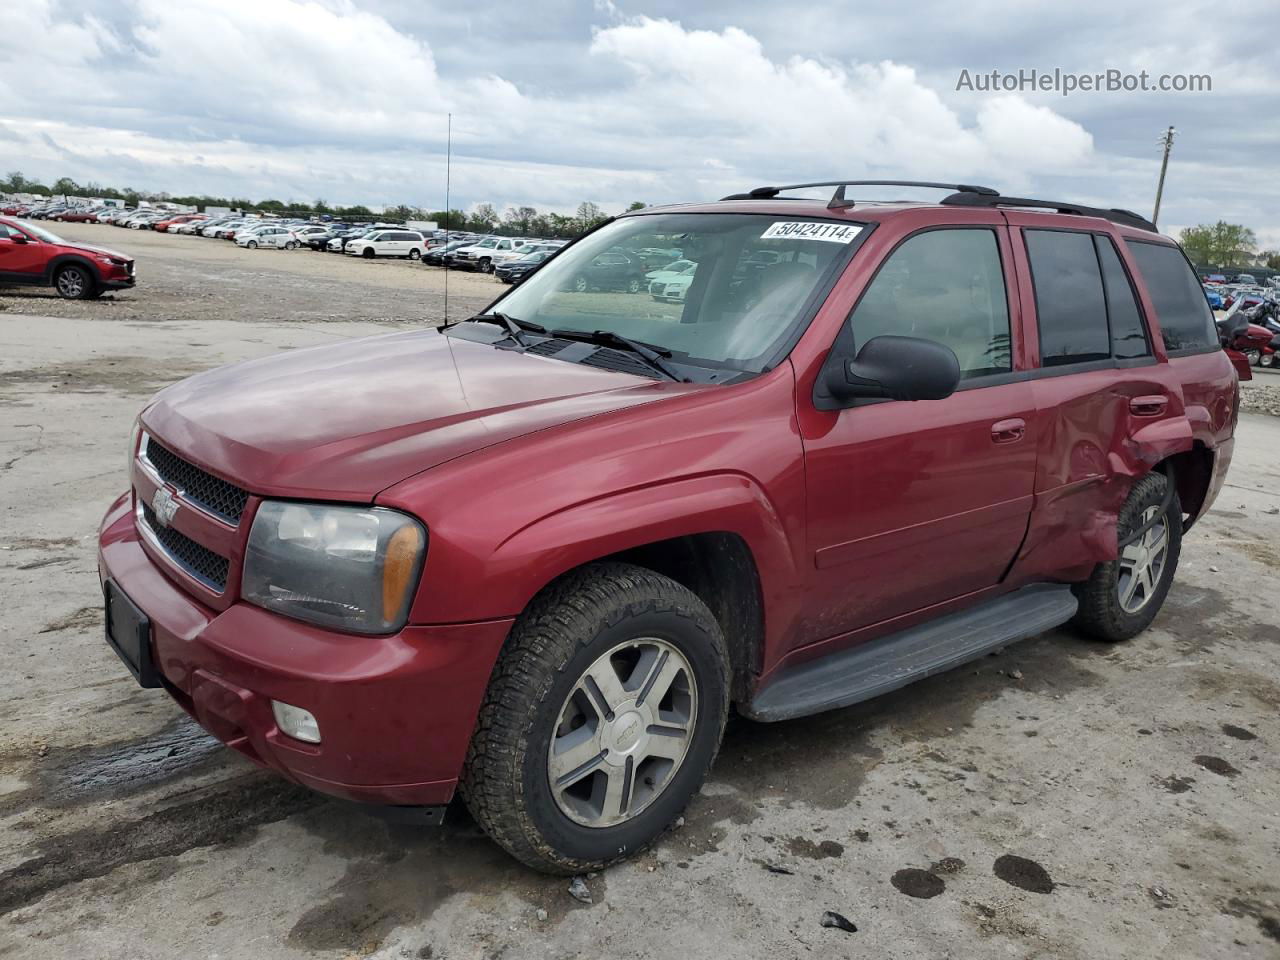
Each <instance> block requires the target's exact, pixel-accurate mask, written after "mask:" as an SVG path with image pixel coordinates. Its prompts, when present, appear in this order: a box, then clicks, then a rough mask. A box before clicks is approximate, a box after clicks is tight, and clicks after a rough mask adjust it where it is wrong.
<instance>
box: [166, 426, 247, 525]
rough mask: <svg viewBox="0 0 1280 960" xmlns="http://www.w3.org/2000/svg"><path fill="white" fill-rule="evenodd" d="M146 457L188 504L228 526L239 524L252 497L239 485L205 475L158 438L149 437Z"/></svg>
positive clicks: (209, 474)
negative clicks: (157, 440)
mask: <svg viewBox="0 0 1280 960" xmlns="http://www.w3.org/2000/svg"><path fill="white" fill-rule="evenodd" d="M143 456H144V457H145V458H146V460H147V462H148V463H149V464H151V466H152V467H153V468H154V469H155V472H156V473H157V474H158V475H159V477H160V479H161V480H163V481H164V482H165V483H168V484H171V485H172V486H173V487H175V488H176V489H177V490H178V491H180V492H181V493H182V495H183V497H185V498H186V499H187V500H190V501H191V502H192V503H194V504H196V505H197V506H199V507H203V508H204V509H205V510H207V511H208V512H209V513H212V514H214V515H216V516H219V517H221V518H222V519H224V520H226V521H227V522H228V523H232V524H238V523H239V522H240V517H241V515H242V514H243V513H244V506H245V503H246V502H248V499H249V494H248V492H247V491H245V490H241V489H240V488H239V487H237V486H236V485H235V484H231V483H227V481H225V480H221V479H219V478H218V477H215V476H214V475H213V474H211V473H205V471H203V470H201V469H200V468H199V467H197V466H196V465H195V464H194V463H188V462H187V461H186V460H183V459H182V458H181V457H180V456H178V455H177V454H176V453H174V452H173V451H172V450H168V449H166V448H165V447H162V446H161V445H160V444H158V443H157V442H156V438H155V437H147V441H146V446H145V448H144V449H143Z"/></svg>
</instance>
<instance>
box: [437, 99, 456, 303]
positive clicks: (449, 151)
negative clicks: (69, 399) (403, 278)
mask: <svg viewBox="0 0 1280 960" xmlns="http://www.w3.org/2000/svg"><path fill="white" fill-rule="evenodd" d="M452 172H453V114H452V113H451V114H449V126H448V133H447V134H446V136H445V153H444V250H446V251H447V250H448V249H449V240H450V238H449V187H450V177H451V174H452ZM440 262H441V263H442V264H444V326H446V327H447V326H449V254H448V253H445V252H441V254H440Z"/></svg>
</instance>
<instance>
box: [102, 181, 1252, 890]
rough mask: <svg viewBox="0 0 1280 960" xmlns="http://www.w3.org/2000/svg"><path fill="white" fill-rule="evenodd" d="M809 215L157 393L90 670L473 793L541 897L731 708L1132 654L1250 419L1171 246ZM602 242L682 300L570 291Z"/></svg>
mask: <svg viewBox="0 0 1280 960" xmlns="http://www.w3.org/2000/svg"><path fill="white" fill-rule="evenodd" d="M800 186H802V187H805V188H812V187H815V186H826V185H814V184H806V185H800ZM830 186H836V188H837V189H836V191H835V195H834V196H833V197H831V199H830V201H826V200H822V201H812V200H803V199H789V198H787V197H784V196H782V195H781V194H782V193H783V192H784V191H791V190H794V189H796V188H760V189H757V190H753V191H752V192H751V193H749V194H743V195H739V196H735V197H730V198H726V199H725V200H723V201H721V202H719V203H709V204H698V205H690V206H673V207H662V208H652V207H651V208H647V209H645V210H642V211H638V212H636V213H633V214H628V215H625V216H621V217H618V218H616V219H614V220H611V221H609V222H607V223H606V224H604V225H603V226H601V227H600V228H598V229H597V230H595V231H593V232H591V233H589V234H588V235H586V236H584V237H582V238H581V239H579V240H578V241H577V242H575V243H573V244H572V245H570V246H568V247H566V248H564V249H563V250H561V251H559V252H557V253H556V254H555V255H554V256H553V257H551V258H550V259H549V260H547V261H546V263H545V264H543V265H542V266H541V267H540V268H539V269H538V270H537V271H536V272H534V273H533V274H531V275H530V276H529V278H528V279H526V280H525V281H524V282H523V283H522V284H521V285H520V286H518V287H516V288H514V289H512V290H509V291H506V292H504V293H503V294H502V295H501V296H500V297H499V299H498V300H497V301H495V303H494V304H493V305H492V306H491V307H490V308H489V309H488V310H486V311H485V312H484V313H482V314H479V315H477V316H474V317H471V318H469V319H468V320H466V321H463V322H459V323H454V324H451V325H449V326H448V327H447V328H444V329H442V330H440V331H436V330H415V331H409V332H404V333H396V334H391V335H388V336H382V337H374V338H370V339H366V340H359V341H354V342H349V343H343V344H337V345H326V346H322V347H317V348H313V349H308V350H298V351H293V352H290V353H287V354H283V355H280V356H277V357H271V358H267V359H262V360H256V361H251V362H248V363H243V364H239V365H235V366H231V367H226V368H223V369H220V370H214V371H211V372H208V373H204V374H200V375H198V376H195V377H192V378H191V379H189V380H186V381H184V382H182V383H179V384H176V385H174V386H172V387H170V388H168V389H167V390H165V391H163V392H162V393H160V394H159V395H158V396H156V397H155V399H154V400H153V401H152V402H151V403H150V404H148V405H147V406H146V408H145V409H144V410H143V411H142V413H141V415H140V417H139V420H138V423H137V426H136V429H135V436H134V442H133V446H132V448H131V449H132V464H131V468H130V489H129V491H128V492H127V493H125V494H123V495H122V496H121V497H120V498H119V499H118V500H116V502H115V503H113V504H112V505H111V507H110V509H109V510H108V512H107V515H106V517H105V519H104V521H103V523H102V529H101V534H100V555H99V564H100V570H101V577H102V581H103V587H104V590H105V593H106V603H107V610H108V617H107V640H108V642H109V643H110V644H111V646H112V647H113V648H114V649H115V651H116V652H117V653H118V654H119V655H120V657H121V658H122V659H123V660H124V662H125V664H126V665H127V666H128V669H129V670H130V671H131V672H132V673H133V675H134V676H135V677H136V678H137V679H138V680H139V681H140V682H141V683H142V684H143V685H144V686H151V687H155V686H163V687H164V688H165V690H166V691H168V693H169V694H170V695H171V696H172V697H173V698H174V699H175V700H176V701H177V702H178V703H179V704H180V705H181V706H182V707H183V708H184V709H185V710H187V711H188V712H189V713H190V714H191V715H192V716H193V717H195V718H196V719H197V720H198V721H199V722H200V723H201V724H202V725H203V726H204V727H205V728H206V729H207V730H209V731H210V732H211V733H212V734H214V735H215V736H216V737H218V738H219V739H221V740H222V741H223V742H224V743H226V744H227V745H228V746H230V747H232V748H234V749H236V750H238V751H240V752H241V753H243V754H244V755H245V756H247V757H249V758H250V759H252V760H253V761H255V762H256V763H259V764H261V765H263V766H265V767H269V768H271V769H273V770H276V771H278V772H279V773H280V774H282V775H284V776H286V777H288V778H290V779H292V780H294V781H296V782H298V783H301V784H306V785H308V786H310V787H313V788H315V789H317V790H322V791H324V792H326V793H329V794H333V795H335V796H339V797H346V798H348V799H352V800H360V801H365V802H369V803H374V804H385V805H395V806H399V807H405V806H420V807H425V808H428V809H429V810H433V809H434V810H438V809H440V808H442V806H443V805H444V804H446V803H448V802H449V801H450V799H451V798H452V797H453V796H454V793H455V790H458V791H460V792H461V795H462V798H463V799H464V800H465V801H466V803H467V804H468V806H469V807H470V809H471V811H472V813H473V814H474V815H475V818H476V819H477V820H478V821H479V823H480V824H481V825H482V826H483V827H484V829H485V830H486V831H488V833H489V834H490V835H491V836H492V837H493V838H494V839H495V840H496V841H497V842H498V843H500V844H501V845H502V846H503V847H505V848H506V849H507V850H508V851H510V852H511V853H512V854H513V855H514V856H516V857H518V858H519V859H521V860H522V861H524V862H525V863H527V864H530V865H532V866H534V867H537V868H539V869H543V870H548V871H558V872H568V871H581V870H584V869H589V868H594V867H599V866H601V865H603V864H607V863H609V862H611V861H613V860H616V859H618V858H620V857H623V856H626V855H628V854H630V853H632V852H633V851H635V850H637V849H639V848H640V847H642V846H644V845H645V844H646V843H648V842H649V841H651V840H652V839H653V838H654V837H655V836H657V835H658V834H659V833H660V832H661V831H662V830H663V829H664V828H665V827H666V826H667V825H668V824H670V823H671V822H672V821H673V820H674V819H675V818H676V817H677V816H679V814H680V812H681V810H682V809H683V808H684V807H685V804H686V803H687V802H688V800H689V798H690V797H691V796H693V794H694V793H695V792H696V791H697V790H698V788H699V785H700V784H701V782H702V780H703V778H704V777H705V775H706V773H707V770H708V768H709V766H710V764H711V762H712V759H713V758H714V756H715V754H716V750H717V748H718V746H719V743H720V737H721V733H722V731H723V729H724V724H725V718H726V716H727V714H728V711H729V708H730V706H731V705H733V706H735V707H736V709H737V710H738V711H739V712H741V713H742V714H745V715H746V716H748V717H750V718H754V719H755V720H759V721H773V720H782V719H785V718H792V717H799V716H804V715H807V714H813V713H817V712H819V711H823V710H830V709H833V708H837V707H843V706H847V705H849V704H852V703H857V702H859V701H862V700H866V699H868V698H871V697H875V696H878V695H880V694H882V693H885V692H887V691H890V690H894V689H896V688H899V687H902V686H904V685H905V684H908V683H910V682H911V681H912V680H915V679H917V678H920V677H923V676H926V675H929V674H933V673H936V672H938V671H942V670H946V669H949V668H951V667H953V666H955V665H957V664H960V663H963V662H965V661H968V660H971V659H973V658H975V657H978V656H981V655H982V654H984V653H986V652H988V651H991V650H993V649H995V648H997V647H1003V646H1005V645H1007V644H1009V643H1011V642H1014V641H1016V640H1019V639H1022V638H1025V637H1029V636H1032V635H1035V634H1038V633H1040V632H1042V631H1045V630H1048V629H1050V628H1052V627H1056V626H1059V625H1061V624H1066V623H1070V624H1072V625H1073V626H1074V627H1075V628H1076V629H1078V630H1080V631H1083V632H1084V633H1087V634H1089V635H1091V636H1093V637H1097V638H1098V639H1100V640H1103V641H1122V640H1127V639H1129V638H1130V637H1133V636H1134V635H1135V634H1137V633H1139V632H1140V631H1141V630H1143V629H1144V628H1145V627H1146V626H1147V625H1148V624H1149V623H1151V621H1152V618H1153V617H1155V616H1156V613H1157V611H1158V610H1159V609H1160V606H1161V604H1162V603H1163V602H1164V599H1165V595H1166V594H1167V592H1168V591H1169V589H1170V588H1171V585H1172V583H1173V578H1174V572H1175V570H1176V568H1177V564H1178V551H1179V546H1180V543H1181V540H1182V536H1183V534H1184V532H1185V531H1186V530H1187V529H1188V528H1189V527H1190V526H1191V525H1192V524H1193V523H1194V522H1195V521H1196V519H1197V518H1198V517H1200V516H1202V515H1203V514H1204V513H1205V511H1206V510H1208V509H1209V506H1210V505H1211V504H1212V503H1213V500H1214V498H1215V496H1216V495H1217V493H1218V491H1219V489H1220V488H1221V485H1222V483H1223V479H1224V477H1225V475H1226V472H1227V467H1228V464H1229V463H1230V460H1231V450H1232V433H1233V430H1234V426H1235V422H1236V415H1237V407H1238V403H1237V401H1238V385H1237V380H1236V373H1235V371H1234V369H1233V367H1232V363H1231V361H1230V360H1229V358H1228V356H1227V355H1226V354H1225V353H1224V351H1223V350H1222V349H1221V346H1220V344H1219V340H1218V336H1217V333H1216V331H1215V329H1214V324H1213V318H1212V316H1211V314H1210V312H1209V309H1208V306H1207V304H1206V302H1205V299H1204V296H1203V295H1202V293H1201V290H1200V285H1199V283H1198V282H1197V280H1196V277H1195V275H1194V273H1193V272H1192V269H1191V266H1190V265H1189V263H1188V262H1187V260H1186V258H1185V257H1184V255H1183V253H1182V251H1181V249H1179V248H1178V247H1177V246H1176V245H1175V244H1174V243H1173V242H1172V241H1170V240H1168V239H1166V238H1164V237H1162V236H1160V235H1159V234H1157V233H1156V231H1155V228H1154V227H1153V226H1152V225H1151V224H1150V223H1148V222H1147V221H1145V220H1143V219H1142V218H1140V217H1138V216H1136V215H1134V214H1131V213H1127V212H1125V211H1120V210H1098V209H1091V208H1086V207H1081V206H1078V205H1073V204H1061V203H1048V202H1043V201H1036V200H1028V199H1024V198H1015V197H1002V196H1000V195H998V194H997V193H996V192H995V191H993V190H990V189H987V188H983V187H971V186H961V185H942V184H928V185H925V186H930V187H945V188H946V189H947V190H949V191H950V192H949V195H947V196H946V197H945V199H943V200H941V202H939V203H932V204H909V203H891V204H871V203H863V202H854V201H852V200H849V199H847V198H846V189H847V186H848V185H847V184H832V185H830ZM615 248H621V249H624V250H642V249H661V250H669V251H672V256H673V257H674V258H678V259H680V260H683V261H690V262H692V263H693V264H695V265H696V266H695V269H694V273H693V275H692V279H691V282H690V284H689V287H688V290H687V292H686V294H685V296H684V298H683V300H682V301H680V302H678V303H655V302H653V301H652V300H651V299H650V298H648V297H643V296H636V295H634V294H629V293H627V292H625V291H603V290H602V291H590V290H588V291H585V292H583V291H580V290H579V289H577V286H578V285H577V284H575V283H574V280H575V279H576V278H577V277H578V276H579V275H580V273H581V270H582V269H583V268H584V266H586V265H589V264H590V263H591V262H592V261H593V259H594V258H595V257H597V256H599V255H600V254H601V253H602V252H606V251H610V250H613V249H615Z"/></svg>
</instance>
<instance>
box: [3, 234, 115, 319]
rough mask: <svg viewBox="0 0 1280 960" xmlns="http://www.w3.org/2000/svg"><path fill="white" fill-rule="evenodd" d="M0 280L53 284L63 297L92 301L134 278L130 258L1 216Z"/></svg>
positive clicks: (41, 285)
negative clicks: (87, 245)
mask: <svg viewBox="0 0 1280 960" xmlns="http://www.w3.org/2000/svg"><path fill="white" fill-rule="evenodd" d="M0 281H2V282H4V283H13V284H23V285H26V286H37V287H53V288H54V289H55V290H56V291H57V292H58V296H60V297H63V298H65V299H67V300H93V299H96V298H97V297H99V296H101V295H102V294H103V292H104V291H107V290H124V289H127V288H129V287H132V286H133V285H134V282H135V271H134V263H133V260H132V259H130V258H129V257H127V256H125V255H124V254H123V253H116V252H115V251H114V250H104V249H103V248H101V247H86V246H81V245H80V244H77V243H71V242H69V241H67V240H63V239H62V238H61V237H59V236H58V235H57V234H54V233H51V232H50V231H48V230H45V229H44V228H43V227H39V226H36V225H35V224H33V223H30V222H29V221H26V220H17V219H7V218H6V219H0Z"/></svg>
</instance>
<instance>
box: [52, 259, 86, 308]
mask: <svg viewBox="0 0 1280 960" xmlns="http://www.w3.org/2000/svg"><path fill="white" fill-rule="evenodd" d="M53 285H54V288H55V289H56V290H57V291H58V296H60V297H62V298H63V299H64V300H92V299H94V296H95V294H96V292H97V284H96V283H94V280H93V277H91V276H90V275H89V271H88V270H87V269H85V268H84V267H81V266H79V265H77V264H74V263H72V264H68V265H67V266H65V267H63V268H62V269H61V270H59V271H58V275H57V277H55V278H54V281H53Z"/></svg>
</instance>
